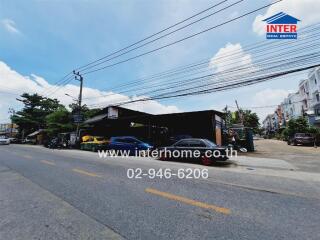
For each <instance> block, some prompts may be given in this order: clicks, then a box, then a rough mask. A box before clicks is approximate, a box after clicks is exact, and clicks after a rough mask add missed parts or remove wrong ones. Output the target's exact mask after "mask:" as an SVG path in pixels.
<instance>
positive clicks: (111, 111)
mask: <svg viewBox="0 0 320 240" xmlns="http://www.w3.org/2000/svg"><path fill="white" fill-rule="evenodd" d="M118 115H119V113H118V109H117V108H114V107H108V118H109V119H118V117H119V116H118Z"/></svg>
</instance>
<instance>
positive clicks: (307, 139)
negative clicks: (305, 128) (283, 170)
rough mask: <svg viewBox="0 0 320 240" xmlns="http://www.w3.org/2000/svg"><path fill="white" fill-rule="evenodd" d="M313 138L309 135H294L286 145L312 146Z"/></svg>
mask: <svg viewBox="0 0 320 240" xmlns="http://www.w3.org/2000/svg"><path fill="white" fill-rule="evenodd" d="M314 142H315V137H314V136H313V135H312V134H310V133H296V134H294V135H293V136H292V137H291V138H290V137H289V139H288V145H292V144H293V145H295V146H296V145H298V144H300V145H314Z"/></svg>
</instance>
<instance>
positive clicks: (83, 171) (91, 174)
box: [72, 168, 101, 177]
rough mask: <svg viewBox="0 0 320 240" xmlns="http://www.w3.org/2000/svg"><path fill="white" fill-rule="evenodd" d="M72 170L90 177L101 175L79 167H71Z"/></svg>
mask: <svg viewBox="0 0 320 240" xmlns="http://www.w3.org/2000/svg"><path fill="white" fill-rule="evenodd" d="M72 171H74V172H77V173H80V174H83V175H86V176H90V177H101V176H100V175H98V174H96V173H92V172H87V171H85V170H82V169H79V168H74V169H72Z"/></svg>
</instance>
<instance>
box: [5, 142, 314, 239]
mask: <svg viewBox="0 0 320 240" xmlns="http://www.w3.org/2000/svg"><path fill="white" fill-rule="evenodd" d="M0 151H1V155H0V183H1V184H0V216H1V220H0V239H121V238H123V239H255V240H256V239H262V240H263V239H290V240H293V239H299V240H300V239H320V228H319V223H320V185H319V182H320V181H319V182H305V181H298V180H294V179H287V178H284V177H268V176H261V175H254V174H250V173H249V171H250V170H248V173H246V172H243V173H240V172H234V171H229V169H228V167H224V168H222V167H210V168H209V179H205V180H201V179H200V180H195V179H178V178H177V177H172V178H170V179H160V178H155V179H149V178H148V177H142V179H129V178H128V177H127V169H128V168H141V169H145V170H147V169H149V168H165V167H169V168H171V169H173V170H176V169H178V168H192V169H193V168H200V169H203V168H204V167H203V166H200V165H195V164H186V163H174V162H161V161H155V160H150V159H135V158H129V159H120V158H116V159H115V158H108V159H99V158H98V156H97V154H94V153H88V152H82V151H67V150H49V149H44V148H40V147H35V146H24V145H10V146H1V148H0ZM229 168H231V170H232V168H233V167H232V166H231V167H229Z"/></svg>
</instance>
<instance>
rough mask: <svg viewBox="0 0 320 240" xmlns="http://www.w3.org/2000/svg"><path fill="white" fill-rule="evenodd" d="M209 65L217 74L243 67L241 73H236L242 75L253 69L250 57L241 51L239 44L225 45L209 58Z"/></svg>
mask: <svg viewBox="0 0 320 240" xmlns="http://www.w3.org/2000/svg"><path fill="white" fill-rule="evenodd" d="M209 65H210V67H211V68H213V69H214V70H216V71H217V72H221V71H226V70H228V69H232V68H241V67H244V66H245V67H246V70H245V71H241V72H240V71H238V72H237V73H238V74H239V73H241V74H243V73H245V72H247V71H249V70H250V71H252V70H253V69H254V66H253V64H252V57H251V55H250V54H249V53H246V52H245V51H244V50H243V48H242V46H241V44H240V43H236V44H231V43H227V44H226V46H225V47H223V48H220V49H219V51H218V52H217V53H216V54H215V55H214V56H213V57H212V58H211V60H210V64H209ZM248 67H249V68H248ZM250 67H251V68H250Z"/></svg>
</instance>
